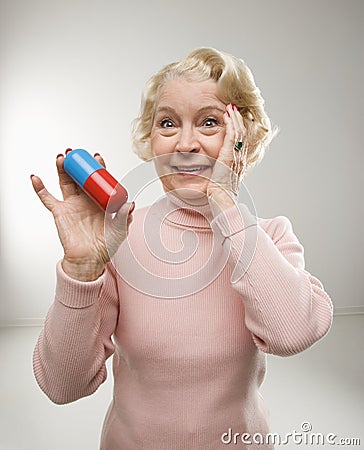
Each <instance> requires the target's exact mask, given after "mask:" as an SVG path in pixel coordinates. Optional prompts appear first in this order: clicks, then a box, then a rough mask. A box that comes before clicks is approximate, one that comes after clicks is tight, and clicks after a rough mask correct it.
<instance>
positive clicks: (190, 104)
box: [151, 77, 226, 204]
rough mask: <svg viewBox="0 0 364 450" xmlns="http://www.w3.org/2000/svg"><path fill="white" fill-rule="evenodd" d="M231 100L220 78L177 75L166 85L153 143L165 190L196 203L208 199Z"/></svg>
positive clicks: (162, 93)
mask: <svg viewBox="0 0 364 450" xmlns="http://www.w3.org/2000/svg"><path fill="white" fill-rule="evenodd" d="M225 110H226V105H225V104H224V103H223V102H222V101H221V100H220V99H219V98H218V97H217V84H216V82H215V81H212V80H208V81H201V82H196V81H189V80H187V79H185V78H182V77H180V78H176V79H172V80H170V81H168V82H167V83H166V84H165V85H164V86H163V87H162V88H161V90H160V94H159V97H158V100H157V103H156V111H155V118H154V123H153V127H152V131H151V148H152V152H153V156H154V157H155V159H154V161H155V165H156V168H157V172H158V175H159V177H160V179H161V181H162V183H163V187H164V190H165V191H174V193H175V194H176V195H178V196H179V197H181V198H183V199H184V200H187V201H188V202H190V203H195V204H198V203H201V202H206V192H207V185H208V183H209V179H210V177H211V174H212V168H213V165H214V162H215V160H216V159H217V157H218V155H219V152H220V149H221V147H222V145H223V141H224V137H225V124H224V119H223V115H224V113H225Z"/></svg>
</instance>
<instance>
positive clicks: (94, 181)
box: [83, 169, 128, 212]
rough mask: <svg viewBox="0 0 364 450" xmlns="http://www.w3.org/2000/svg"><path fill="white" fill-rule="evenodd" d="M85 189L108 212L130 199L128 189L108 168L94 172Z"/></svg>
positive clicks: (113, 210)
mask: <svg viewBox="0 0 364 450" xmlns="http://www.w3.org/2000/svg"><path fill="white" fill-rule="evenodd" d="M83 189H84V190H85V191H86V192H87V194H88V195H89V196H90V197H91V198H92V199H93V200H94V201H95V202H96V203H97V204H98V205H99V206H101V208H102V209H104V210H107V211H108V212H115V211H117V210H118V209H119V208H120V207H121V206H122V205H123V204H124V203H125V202H126V201H127V200H128V193H127V191H126V189H125V188H124V187H123V186H122V185H121V184H119V183H118V181H117V180H115V178H114V177H113V176H112V175H110V173H109V172H107V171H106V169H99V170H96V171H95V172H93V173H92V174H91V175H90V176H89V177H88V178H87V180H86V181H85V184H84V185H83Z"/></svg>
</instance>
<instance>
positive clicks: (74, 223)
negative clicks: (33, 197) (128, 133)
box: [31, 154, 134, 281]
mask: <svg viewBox="0 0 364 450" xmlns="http://www.w3.org/2000/svg"><path fill="white" fill-rule="evenodd" d="M95 158H96V159H97V160H98V162H99V163H100V164H102V165H103V166H105V163H104V161H103V159H102V158H101V157H100V156H99V155H95ZM63 162H64V156H63V154H60V155H58V156H57V160H56V166H57V171H58V177H59V185H60V188H61V192H62V196H63V201H60V200H58V199H56V198H55V197H54V196H53V195H52V194H50V193H49V192H48V191H47V189H46V188H45V187H44V184H43V182H42V180H41V179H40V178H39V177H38V176H35V175H32V176H31V180H32V185H33V188H34V190H35V192H36V193H37V195H38V197H39V198H40V200H41V202H42V203H43V205H44V206H45V207H46V208H47V209H48V210H49V211H51V213H52V214H53V217H54V220H55V223H56V227H57V231H58V236H59V238H60V241H61V244H62V246H63V249H64V257H63V260H62V268H63V270H64V271H65V272H66V274H67V275H69V276H70V277H71V278H75V279H77V280H80V281H93V280H96V279H97V278H98V277H99V276H100V275H101V274H102V272H103V271H104V268H105V264H106V263H107V262H108V261H109V260H110V258H111V257H112V256H113V255H114V254H115V252H116V251H117V249H118V248H119V246H120V244H121V243H122V242H123V240H124V239H125V238H126V237H127V235H128V229H129V225H130V223H131V221H132V214H131V213H132V211H133V209H134V203H125V204H124V205H123V206H122V207H121V208H120V209H119V211H118V212H117V213H116V215H115V216H114V217H112V216H111V214H109V213H105V212H104V211H103V210H102V209H101V208H100V207H99V206H98V205H96V203H94V202H93V201H92V200H91V199H90V198H89V197H88V196H87V195H86V194H85V193H84V192H83V191H82V189H81V188H79V187H78V186H77V184H76V183H75V182H74V181H73V180H72V178H71V177H70V176H69V175H68V174H67V173H66V172H65V170H64V168H63ZM105 221H107V222H108V223H107V224H106V225H107V226H105ZM105 230H107V235H106V236H105Z"/></svg>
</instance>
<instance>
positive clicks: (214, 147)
mask: <svg viewBox="0 0 364 450" xmlns="http://www.w3.org/2000/svg"><path fill="white" fill-rule="evenodd" d="M224 137H225V133H219V134H217V135H215V136H211V137H210V138H209V139H207V140H206V141H205V143H204V148H205V149H206V152H207V153H208V156H210V157H211V158H214V159H217V158H218V156H219V153H220V150H221V147H222V146H223V143H224Z"/></svg>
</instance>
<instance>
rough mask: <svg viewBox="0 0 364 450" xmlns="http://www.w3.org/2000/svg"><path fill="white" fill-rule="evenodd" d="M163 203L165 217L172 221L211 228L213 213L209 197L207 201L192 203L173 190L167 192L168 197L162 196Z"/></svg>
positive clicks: (184, 224) (190, 226)
mask: <svg viewBox="0 0 364 450" xmlns="http://www.w3.org/2000/svg"><path fill="white" fill-rule="evenodd" d="M199 200H200V199H199ZM201 200H203V198H201ZM161 204H162V206H163V215H164V218H165V220H167V221H168V222H170V223H174V224H176V225H182V226H185V227H188V228H206V229H210V228H211V227H210V222H211V220H212V219H213V215H212V212H211V208H210V205H209V203H208V201H207V197H206V198H205V203H203V202H202V201H200V204H191V202H190V200H189V199H186V200H185V199H183V198H181V197H178V196H177V195H176V194H174V193H173V192H166V197H164V198H162V200H161Z"/></svg>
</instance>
